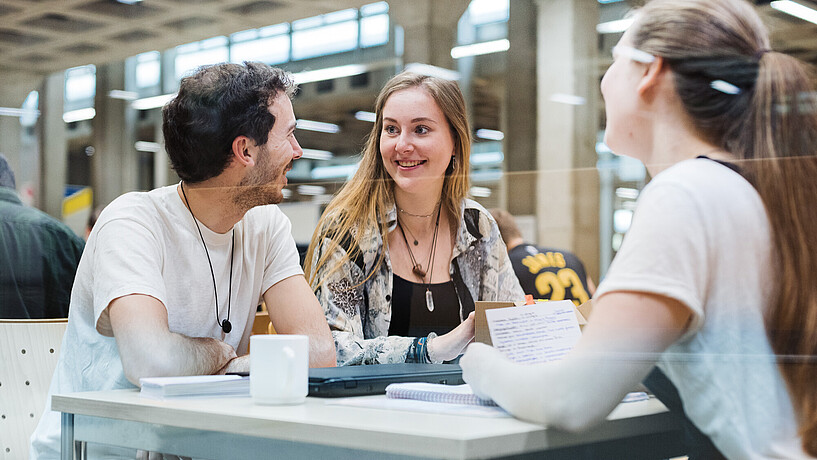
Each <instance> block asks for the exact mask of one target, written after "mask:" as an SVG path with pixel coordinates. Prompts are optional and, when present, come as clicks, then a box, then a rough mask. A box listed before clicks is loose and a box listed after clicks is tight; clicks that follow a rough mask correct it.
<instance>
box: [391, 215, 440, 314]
mask: <svg viewBox="0 0 817 460" xmlns="http://www.w3.org/2000/svg"><path fill="white" fill-rule="evenodd" d="M441 211H442V206H440V207H439V208H437V221H436V222H435V223H434V237H433V238H432V240H431V252H430V253H429V254H428V265H427V267H428V283H426V307H427V308H428V311H434V296H433V295H432V294H431V278H432V276H434V259H435V257H436V254H435V253H436V252H437V233H438V230H439V229H440V213H441ZM404 212H405V211H404ZM406 214H408V213H406ZM409 215H413V214H409ZM429 216H431V214H429V215H428V216H425V217H429ZM417 217H421V216H417ZM397 226H398V227H400V234H401V235H403V241H404V242H405V243H406V249H407V250H408V253H409V258H410V259H411V264H412V266H413V268H412V269H411V271H412V272H413V273H414V274H415V275H417V276H418V277H419V278H420V279H421V280H422V281H423V282H425V277H426V271H425V270H423V267H422V266H421V265H420V264H419V263H417V259H415V258H414V253H413V252H411V246H410V245H409V242H408V238H406V232H405V231H404V229H403V225H402V224H400V219H397ZM412 238H414V235H412ZM414 244H415V245H416V244H417V240H416V239H415V240H414Z"/></svg>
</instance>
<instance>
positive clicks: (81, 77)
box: [65, 65, 96, 101]
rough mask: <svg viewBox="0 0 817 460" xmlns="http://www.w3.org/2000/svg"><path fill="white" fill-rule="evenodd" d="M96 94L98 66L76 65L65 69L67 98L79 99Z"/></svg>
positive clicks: (71, 99)
mask: <svg viewBox="0 0 817 460" xmlns="http://www.w3.org/2000/svg"><path fill="white" fill-rule="evenodd" d="M94 95H96V67H94V66H92V65H88V66H82V67H74V68H73V69H68V70H66V71H65V100H66V101H79V100H82V99H90V98H93V97H94Z"/></svg>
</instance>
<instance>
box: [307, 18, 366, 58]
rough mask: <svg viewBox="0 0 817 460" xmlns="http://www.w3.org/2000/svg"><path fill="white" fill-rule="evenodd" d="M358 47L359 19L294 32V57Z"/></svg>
mask: <svg viewBox="0 0 817 460" xmlns="http://www.w3.org/2000/svg"><path fill="white" fill-rule="evenodd" d="M356 47H357V21H348V22H341V23H339V24H332V25H328V26H323V27H316V28H313V29H307V30H299V31H296V32H293V33H292V58H293V59H305V58H310V57H315V56H323V55H326V54H332V53H340V52H342V51H349V50H353V49H355V48H356Z"/></svg>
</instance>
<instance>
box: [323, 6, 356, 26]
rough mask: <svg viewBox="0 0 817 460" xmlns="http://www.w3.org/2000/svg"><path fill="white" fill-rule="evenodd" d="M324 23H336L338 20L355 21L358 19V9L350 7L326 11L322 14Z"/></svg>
mask: <svg viewBox="0 0 817 460" xmlns="http://www.w3.org/2000/svg"><path fill="white" fill-rule="evenodd" d="M321 19H323V23H324V24H334V23H336V22H343V21H354V20H355V19H357V10H355V9H354V8H350V9H348V10H340V11H335V12H333V13H326V14H324V15H323V16H321Z"/></svg>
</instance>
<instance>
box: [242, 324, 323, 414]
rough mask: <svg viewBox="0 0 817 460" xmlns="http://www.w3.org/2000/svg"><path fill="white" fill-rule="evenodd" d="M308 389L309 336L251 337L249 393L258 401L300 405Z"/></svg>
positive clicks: (264, 335)
mask: <svg viewBox="0 0 817 460" xmlns="http://www.w3.org/2000/svg"><path fill="white" fill-rule="evenodd" d="M308 392H309V337H307V336H305V335H286V334H258V335H254V336H252V337H250V395H251V396H252V398H253V400H254V401H255V402H256V403H257V404H300V403H302V402H304V399H306V395H307V393H308Z"/></svg>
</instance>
